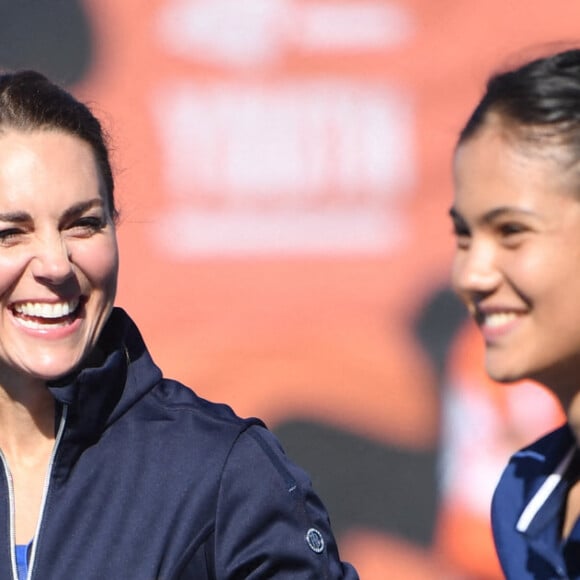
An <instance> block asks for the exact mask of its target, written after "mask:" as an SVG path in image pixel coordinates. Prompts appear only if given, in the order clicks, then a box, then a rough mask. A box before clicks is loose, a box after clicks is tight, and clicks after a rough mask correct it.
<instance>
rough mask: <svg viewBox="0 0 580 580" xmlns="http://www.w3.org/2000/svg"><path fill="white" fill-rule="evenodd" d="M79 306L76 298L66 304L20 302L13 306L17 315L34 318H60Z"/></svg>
mask: <svg viewBox="0 0 580 580" xmlns="http://www.w3.org/2000/svg"><path fill="white" fill-rule="evenodd" d="M78 305H79V301H78V298H77V299H74V300H69V301H68V302H56V303H47V302H21V303H19V304H16V305H15V306H14V311H15V312H16V313H17V314H22V315H24V316H34V317H35V318H62V317H63V316H68V315H69V314H70V313H71V312H74V311H75V309H76V308H77V306H78Z"/></svg>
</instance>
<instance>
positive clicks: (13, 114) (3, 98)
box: [0, 71, 118, 220]
mask: <svg viewBox="0 0 580 580" xmlns="http://www.w3.org/2000/svg"><path fill="white" fill-rule="evenodd" d="M4 128H13V129H17V130H20V131H34V130H38V129H40V130H44V129H47V130H51V129H52V130H59V131H63V132H65V133H69V134H70V135H74V136H76V137H78V138H79V139H82V140H83V141H85V142H86V143H88V144H89V145H90V146H91V148H92V150H93V153H94V155H95V159H96V162H97V165H98V167H99V170H100V172H101V177H102V179H103V184H104V187H105V191H104V195H105V199H106V201H107V206H108V209H109V211H110V214H111V217H112V218H113V219H114V220H116V219H117V216H118V211H117V209H116V207H115V199H114V188H115V187H114V179H113V172H112V169H111V163H110V160H109V150H108V147H107V139H106V136H105V134H104V132H103V129H102V127H101V124H100V122H99V120H98V119H97V118H96V117H95V116H94V115H93V113H92V112H91V110H90V109H89V108H88V107H87V106H86V105H85V104H84V103H81V102H80V101H78V100H77V99H76V98H75V97H73V96H72V95H71V94H70V93H69V92H67V91H66V90H65V89H63V88H62V87H60V86H58V85H56V84H54V83H52V82H51V81H49V80H48V79H47V78H46V77H45V76H43V75H42V74H40V73H38V72H35V71H19V72H13V73H4V74H0V131H2V130H3V129H4Z"/></svg>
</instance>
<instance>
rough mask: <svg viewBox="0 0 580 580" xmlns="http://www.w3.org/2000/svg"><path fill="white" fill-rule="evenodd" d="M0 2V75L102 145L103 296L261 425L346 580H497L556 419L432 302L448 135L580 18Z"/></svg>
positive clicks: (425, 7) (406, 7) (324, 2)
mask: <svg viewBox="0 0 580 580" xmlns="http://www.w3.org/2000/svg"><path fill="white" fill-rule="evenodd" d="M555 7H556V4H555V3H550V2H546V1H545V0H509V1H506V0H474V1H472V0H469V1H468V0H437V2H433V1H432V0H147V1H143V0H123V1H122V2H120V1H119V0H51V1H50V2H47V1H44V0H19V1H18V2H14V1H13V0H0V67H2V68H4V69H19V68H35V69H38V70H40V71H42V72H44V73H45V74H48V75H49V76H50V77H51V78H53V79H54V80H56V81H58V82H60V83H62V84H64V85H65V86H67V87H68V88H69V89H70V90H72V91H73V92H74V93H75V94H76V95H77V96H79V97H80V98H81V99H83V100H85V101H86V102H88V103H89V104H90V105H91V106H92V108H93V110H94V111H95V112H96V114H97V115H98V116H99V117H100V118H101V119H102V120H103V122H104V125H105V127H106V128H107V130H108V132H109V133H110V136H111V143H112V146H113V161H114V165H115V169H116V175H117V196H118V200H119V205H120V207H121V214H122V220H121V224H120V227H119V236H120V244H121V252H122V254H121V258H122V274H121V281H120V292H119V296H118V301H117V303H118V304H119V305H120V306H123V307H124V308H125V309H126V310H128V311H129V313H130V314H131V315H132V316H133V317H134V319H135V320H136V322H137V323H138V325H139V326H140V328H141V329H142V331H143V334H144V335H145V339H146V341H147V342H148V344H149V346H150V348H151V351H152V353H153V355H154V358H155V359H156V361H157V362H158V363H159V364H160V366H162V368H163V369H164V371H165V373H166V374H167V375H168V376H171V377H174V378H177V379H180V380H181V381H183V382H185V383H186V384H188V385H189V386H191V387H192V388H193V389H194V390H196V391H197V392H198V393H199V394H201V395H202V396H205V397H207V398H210V399H213V400H219V401H227V402H228V403H229V404H230V405H231V406H232V407H233V408H234V409H235V410H236V412H237V413H238V414H240V415H244V416H249V415H258V416H260V417H262V418H263V419H264V420H265V421H266V422H267V424H268V425H269V427H270V428H271V429H272V430H273V431H274V432H275V433H276V434H277V435H278V436H279V437H280V439H281V440H282V442H283V444H284V446H285V448H286V450H287V452H288V454H289V455H290V456H291V457H292V458H293V459H294V460H295V461H297V462H298V463H300V464H301V465H302V466H304V467H305V468H306V469H307V470H308V471H309V472H310V474H311V475H312V479H313V480H314V484H315V486H316V488H317V490H318V491H319V493H320V495H321V496H322V498H323V500H324V501H325V503H326V504H327V506H328V508H329V511H330V514H331V519H332V521H333V525H334V528H335V530H336V533H337V536H338V539H339V545H340V549H341V553H342V556H343V558H344V559H347V560H350V561H352V562H353V563H354V564H355V565H356V566H357V568H358V569H359V572H360V574H361V578H363V580H382V579H404V580H412V579H424V578H426V579H428V578H435V579H453V580H455V579H469V580H476V579H482V580H484V579H485V580H492V579H495V578H500V577H501V575H500V573H499V570H498V566H497V562H496V560H495V556H494V553H493V547H492V542H491V536H490V531H489V522H488V512H489V502H490V497H491V493H492V490H493V487H494V485H495V482H496V480H497V478H498V476H499V474H500V471H501V469H502V467H503V465H504V464H505V462H506V460H507V458H508V456H509V455H510V454H511V452H512V451H513V450H514V449H515V448H517V447H520V446H521V445H523V444H525V443H527V442H529V441H531V440H532V439H534V438H535V437H537V436H539V435H541V434H542V433H544V432H546V431H548V430H549V429H551V428H553V427H554V426H555V425H557V424H559V423H560V422H561V421H562V420H563V418H562V416H561V414H560V411H559V410H558V408H557V406H556V404H555V403H554V402H553V400H552V399H551V398H550V396H549V395H548V394H547V393H546V392H544V391H543V390H541V389H540V388H539V387H536V386H534V385H531V384H525V385H522V384H519V385H515V386H511V387H506V386H499V385H496V384H494V383H492V382H491V381H489V380H488V379H487V378H486V377H485V375H484V373H483V370H482V345H481V343H480V340H479V337H478V335H477V332H476V331H475V329H474V328H473V327H472V326H471V325H470V324H469V322H468V321H467V319H466V316H465V313H464V311H463V309H462V307H461V306H460V305H459V304H458V302H457V300H456V299H455V298H454V297H453V295H452V294H451V293H450V291H449V287H448V278H449V267H450V261H451V256H452V252H453V245H454V241H453V239H452V236H451V225H450V220H449V218H448V216H447V212H448V209H449V206H450V204H451V200H452V186H451V175H450V164H451V157H452V151H453V147H454V143H455V139H456V136H457V133H458V131H459V130H460V128H461V126H462V124H463V123H464V121H465V120H466V118H467V116H468V114H469V113H470V111H471V109H472V108H473V107H474V106H475V104H476V102H477V100H478V98H479V96H480V95H481V93H482V90H483V86H484V83H485V80H486V78H487V76H488V75H489V73H491V72H492V71H494V70H497V69H499V68H503V67H505V66H510V65H512V64H518V63H519V62H520V61H521V60H522V59H527V58H529V57H533V56H536V55H537V54H540V53H543V52H546V51H547V50H550V49H552V48H554V49H555V48H560V47H561V46H562V45H568V44H573V43H575V42H576V41H580V30H579V25H578V22H579V17H580V6H579V4H578V1H577V0H559V1H558V2H557V10H556V9H555Z"/></svg>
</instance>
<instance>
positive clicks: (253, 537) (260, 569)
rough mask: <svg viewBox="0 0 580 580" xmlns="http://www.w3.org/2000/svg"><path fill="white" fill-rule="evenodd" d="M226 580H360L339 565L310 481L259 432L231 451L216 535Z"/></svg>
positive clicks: (267, 434) (255, 428) (248, 432)
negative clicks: (309, 579) (264, 579)
mask: <svg viewBox="0 0 580 580" xmlns="http://www.w3.org/2000/svg"><path fill="white" fill-rule="evenodd" d="M215 553H216V575H217V577H218V578H222V579H234V578H238V579H242V578H244V579H247V580H252V579H258V578H266V577H268V578H273V577H279V578H289V577H291V578H293V579H296V580H298V579H302V578H303V579H306V578H313V579H314V578H316V579H317V580H318V579H320V580H322V579H329V580H330V579H333V580H334V579H339V578H346V579H352V580H354V579H356V578H358V576H357V574H356V572H355V571H354V569H353V568H352V567H350V566H349V565H347V564H343V563H341V562H340V559H339V555H338V549H337V546H336V541H335V539H334V536H333V534H332V530H331V528H330V522H329V519H328V514H327V512H326V509H325V507H324V505H323V504H322V502H321V501H320V499H319V498H318V496H317V495H316V494H315V493H314V491H313V489H312V486H311V483H310V480H309V478H308V476H307V474H306V473H305V472H304V471H303V470H302V469H300V468H299V467H297V466H296V465H294V464H293V463H292V462H291V461H289V459H288V458H287V457H286V455H285V454H284V452H283V451H282V449H281V447H280V444H279V443H278V441H277V440H276V438H275V437H274V435H272V434H271V433H270V432H269V431H267V430H266V429H264V428H262V427H258V426H252V427H250V428H249V429H247V430H246V431H245V432H243V433H242V434H241V435H240V436H239V438H238V439H237V440H236V443H235V444H234V446H233V447H232V449H231V452H230V454H229V457H228V460H227V462H226V465H225V467H224V471H223V474H222V479H221V484H220V491H219V499H218V505H217V514H216V528H215Z"/></svg>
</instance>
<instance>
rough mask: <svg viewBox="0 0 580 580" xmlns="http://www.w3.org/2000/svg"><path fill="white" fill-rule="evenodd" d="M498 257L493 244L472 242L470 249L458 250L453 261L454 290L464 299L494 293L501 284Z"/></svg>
mask: <svg viewBox="0 0 580 580" xmlns="http://www.w3.org/2000/svg"><path fill="white" fill-rule="evenodd" d="M501 278H502V275H501V269H500V267H499V264H498V256H497V252H496V249H495V247H494V246H493V244H492V243H491V242H487V243H486V242H485V241H481V242H479V241H475V240H472V242H471V244H470V246H469V247H468V248H464V249H461V248H458V249H457V250H456V252H455V257H454V259H453V269H452V284H453V288H454V289H455V291H456V292H457V294H459V296H460V297H462V298H464V299H468V300H469V299H473V298H475V297H478V296H485V295H487V294H490V293H491V292H493V291H494V290H495V289H496V288H497V287H498V286H499V284H500V282H501Z"/></svg>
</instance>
